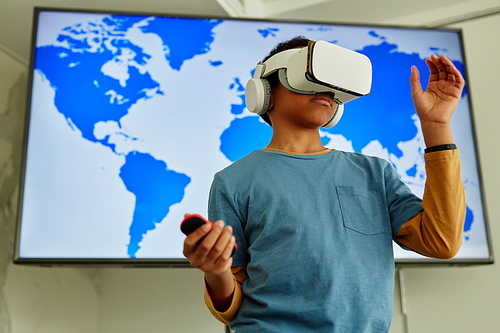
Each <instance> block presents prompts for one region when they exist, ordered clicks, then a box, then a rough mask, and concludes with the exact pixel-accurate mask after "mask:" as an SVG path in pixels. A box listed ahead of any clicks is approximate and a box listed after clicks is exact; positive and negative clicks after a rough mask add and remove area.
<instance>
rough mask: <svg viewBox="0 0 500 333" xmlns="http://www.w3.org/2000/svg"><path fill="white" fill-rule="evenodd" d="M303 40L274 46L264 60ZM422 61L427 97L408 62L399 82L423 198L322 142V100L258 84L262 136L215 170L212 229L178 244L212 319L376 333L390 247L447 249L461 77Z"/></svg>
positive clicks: (452, 231)
mask: <svg viewBox="0 0 500 333" xmlns="http://www.w3.org/2000/svg"><path fill="white" fill-rule="evenodd" d="M308 42H309V40H308V39H305V38H302V37H298V38H294V39H292V40H289V41H287V42H284V43H281V44H278V45H277V46H276V47H275V49H273V51H271V53H270V55H269V56H268V57H267V58H266V60H267V59H268V58H269V57H271V56H272V55H274V54H277V53H279V52H281V51H284V50H287V49H292V48H300V47H306V46H307V45H308ZM426 63H427V65H428V67H429V70H430V73H431V75H430V78H429V84H428V86H427V90H426V91H425V92H424V91H422V88H421V85H420V78H419V73H418V70H417V69H416V67H412V75H411V79H410V80H411V87H412V98H413V101H414V104H415V108H416V111H417V114H418V116H419V118H420V122H421V126H422V132H423V135H424V140H425V144H426V147H428V148H427V150H426V154H425V160H426V169H427V181H426V187H425V193H424V198H423V200H420V199H419V198H418V197H416V196H415V195H413V194H412V193H411V191H410V190H409V189H408V187H407V186H406V185H404V184H403V183H402V182H401V180H400V179H399V177H398V175H397V174H396V172H395V171H394V170H393V168H392V166H391V165H390V164H389V163H388V162H387V161H385V160H382V159H379V158H375V157H369V156H364V155H362V154H357V153H346V152H342V151H336V150H330V149H326V148H324V147H323V145H322V143H321V140H320V135H319V128H320V127H321V126H322V125H324V124H325V123H326V122H328V121H329V120H330V119H331V118H332V115H333V113H334V111H335V109H336V102H335V101H334V100H333V99H332V97H331V96H330V94H328V93H318V94H315V95H300V94H296V93H294V92H292V91H290V90H288V89H287V88H285V87H284V86H283V85H282V84H281V83H280V82H279V80H278V79H277V78H276V77H273V75H271V76H270V77H267V79H268V80H269V82H270V85H271V99H270V104H269V107H268V111H267V114H266V115H264V116H263V118H264V119H265V120H266V121H268V123H270V124H271V126H272V128H273V137H272V140H271V142H270V144H269V146H268V147H267V148H265V149H263V150H258V151H255V152H253V153H252V154H250V155H248V156H247V157H245V158H242V159H241V160H239V161H237V162H235V163H233V164H232V165H231V166H229V167H228V168H226V169H224V170H222V171H221V172H219V173H217V174H216V175H215V177H214V181H213V183H212V188H211V192H210V200H209V219H210V220H212V221H217V222H216V223H215V224H214V226H213V227H210V226H204V227H201V228H199V229H198V230H196V231H194V232H193V233H192V234H191V235H189V236H188V237H187V238H186V241H185V243H184V254H185V256H186V257H187V258H188V259H189V261H190V263H191V265H192V266H194V267H197V268H199V269H201V270H202V271H203V272H205V282H206V292H205V300H206V303H207V305H208V307H209V309H210V311H211V312H212V314H213V315H214V316H215V317H216V318H217V319H219V320H220V321H222V322H224V323H226V324H229V323H231V325H232V328H233V329H235V330H236V331H237V332H238V333H240V332H309V331H310V332H387V331H388V330H389V327H390V323H391V320H392V303H393V288H394V258H393V251H392V240H395V241H396V242H398V243H399V244H401V245H403V246H405V247H406V248H408V249H411V250H413V251H415V252H418V253H420V254H423V255H426V256H430V257H435V258H451V257H453V256H454V255H455V254H456V253H457V251H458V249H459V248H460V245H461V240H462V230H463V222H464V218H465V195H464V191H463V184H462V181H461V178H460V162H459V154H458V150H457V149H455V148H456V147H454V145H453V136H452V133H451V127H450V119H451V116H452V114H453V112H454V110H455V108H456V106H457V104H458V102H459V100H460V96H461V93H462V89H463V86H464V80H463V78H462V76H461V74H460V72H459V71H458V70H457V69H456V68H455V66H454V65H453V63H452V62H451V61H450V60H448V59H447V58H446V57H444V56H441V57H437V56H435V55H433V56H432V57H431V58H430V59H427V60H426ZM223 221H224V222H226V223H227V224H228V225H227V226H226V227H224V222H223ZM202 237H205V238H204V240H203V241H202V242H201V243H200V244H199V245H197V243H198V241H199V240H200V239H201V238H202ZM235 242H236V243H237V244H238V252H237V253H236V254H235V256H234V258H232V257H230V255H231V252H232V249H233V246H234V243H235Z"/></svg>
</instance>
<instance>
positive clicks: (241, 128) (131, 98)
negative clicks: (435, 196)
mask: <svg viewBox="0 0 500 333" xmlns="http://www.w3.org/2000/svg"><path fill="white" fill-rule="evenodd" d="M221 24H224V21H223V20H213V19H187V18H167V17H153V18H144V17H141V16H124V15H110V16H107V17H105V18H104V19H102V20H100V21H92V22H84V23H78V24H74V25H72V26H69V27H66V28H64V29H62V30H61V31H60V34H59V35H58V37H57V40H56V41H54V43H53V45H43V46H38V47H37V49H36V63H35V64H34V67H35V70H37V71H38V72H39V73H40V74H41V75H43V76H44V78H45V79H46V80H47V81H48V82H49V83H50V86H51V87H52V88H53V89H54V91H55V98H54V105H55V107H56V109H57V111H58V112H59V113H60V114H62V115H63V116H64V118H65V119H66V121H67V125H68V126H69V127H71V128H72V129H73V130H74V131H75V133H76V132H79V133H81V137H82V138H83V139H84V140H87V141H89V142H92V143H96V144H99V145H102V146H104V147H107V148H109V151H110V153H112V154H115V155H120V156H123V157H124V161H125V162H124V164H123V165H122V166H121V168H120V170H119V173H118V175H117V176H118V177H119V178H120V179H121V181H122V182H123V184H124V187H125V188H126V190H127V191H129V192H130V193H132V194H133V195H134V196H135V207H134V213H133V216H130V228H129V243H128V244H127V246H126V248H127V256H128V257H130V258H135V257H136V256H137V252H138V251H139V249H140V248H141V242H142V241H143V239H144V237H145V236H146V234H148V232H151V231H153V230H154V229H155V228H157V226H158V224H159V223H161V222H162V221H163V220H164V219H165V218H166V217H167V215H168V214H169V212H170V210H171V207H172V206H173V205H175V204H178V203H180V202H182V201H183V200H184V199H185V193H186V187H187V186H188V185H189V184H190V183H191V182H192V180H193V179H194V178H193V177H196V175H192V174H187V173H186V171H183V170H173V169H171V168H170V167H169V161H168V160H161V159H158V158H155V157H154V156H153V155H152V154H151V153H149V152H144V151H138V150H131V151H128V152H125V153H124V152H123V151H118V150H117V147H116V144H115V143H113V142H112V141H111V140H110V135H105V136H104V137H97V136H96V135H95V128H96V125H97V124H98V123H103V122H104V123H105V122H116V123H117V124H118V127H119V128H120V129H122V124H121V121H122V119H123V118H124V117H125V116H127V115H128V114H129V112H130V110H131V108H132V107H133V106H134V105H136V104H137V103H139V102H141V103H142V102H144V101H147V100H151V99H155V97H157V96H164V95H165V88H164V87H163V86H162V84H161V83H160V82H159V81H158V80H157V79H156V78H155V76H154V75H153V74H152V73H151V72H150V71H149V69H148V64H149V63H150V62H151V61H152V60H153V55H151V54H149V53H148V52H147V51H145V50H144V49H143V48H142V47H140V46H138V45H136V44H134V42H133V41H132V40H129V39H128V38H127V33H128V32H129V31H130V30H131V29H132V28H134V27H136V28H137V27H138V29H139V30H140V31H141V32H142V33H143V34H145V35H149V36H151V35H154V36H155V38H157V39H158V40H159V41H161V45H162V46H161V47H162V52H163V55H164V57H165V59H166V61H167V63H168V64H169V66H170V67H171V69H172V70H174V71H177V72H179V73H182V72H183V70H184V68H185V66H187V65H188V64H189V63H190V61H192V60H193V59H195V58H196V57H198V56H200V55H204V54H210V52H211V45H212V43H213V42H214V40H215V39H216V38H217V34H216V32H215V30H216V28H217V27H218V26H219V25H221ZM279 32H280V28H278V27H271V28H268V29H257V31H256V33H257V34H259V35H260V38H262V39H267V38H276V35H277V34H279ZM368 34H370V36H371V37H374V38H377V39H378V41H379V42H378V43H377V44H374V45H366V46H365V47H363V48H361V49H357V50H356V51H358V52H360V53H363V54H365V55H367V56H368V57H369V58H370V59H371V61H372V65H373V88H372V91H371V93H370V96H369V98H359V99H356V100H354V101H352V102H350V103H349V104H348V112H345V113H344V116H343V119H342V121H341V122H340V123H339V124H338V125H336V126H335V127H334V128H332V129H327V130H325V129H322V130H321V135H322V142H323V144H324V145H328V144H329V143H330V142H331V140H332V137H335V136H337V135H341V136H343V137H344V138H345V139H346V140H347V141H349V142H351V143H352V149H353V150H354V151H356V152H362V150H363V149H364V148H365V147H366V146H368V145H369V144H370V143H372V142H374V141H378V142H379V143H380V145H381V146H382V147H383V149H385V150H386V151H387V152H388V153H389V154H392V155H394V156H395V157H396V158H401V157H402V156H403V155H404V152H403V151H402V150H401V146H400V143H401V142H407V141H410V140H412V139H413V138H415V137H416V136H417V133H418V127H417V126H416V123H415V118H414V116H415V110H414V107H413V104H412V100H411V98H410V96H411V93H410V85H409V84H407V85H401V86H399V85H398V86H395V85H394V82H408V80H409V72H410V68H411V66H412V65H415V66H417V68H418V69H419V71H420V73H421V81H422V83H423V88H424V89H425V82H427V80H428V69H427V66H426V64H425V61H424V59H423V58H422V57H421V56H420V55H419V54H417V53H413V54H409V53H404V52H401V51H399V49H398V45H395V44H393V43H391V42H389V41H387V40H386V38H385V37H384V36H379V35H378V34H377V33H376V32H375V31H369V32H368ZM278 41H279V40H277V42H278ZM329 41H330V42H336V41H335V40H329ZM433 51H436V52H440V51H443V50H440V49H439V48H438V47H436V48H435V50H433ZM264 55H265V54H263V56H264ZM124 59H125V60H126V61H125V60H124ZM258 60H259V59H255V62H257V61H258ZM106 64H115V65H117V66H122V67H124V68H126V79H123V80H120V79H117V78H115V77H112V76H110V75H108V74H107V73H106V72H105V71H104V70H103V68H104V67H103V66H105V65H106ZM224 64H225V60H224V59H221V58H219V57H214V58H213V59H210V60H209V61H207V63H206V65H207V66H209V67H211V68H212V69H213V70H217V69H219V68H221V69H222V68H223V67H224ZM455 65H456V66H457V68H458V69H459V70H461V71H463V64H462V63H461V62H458V61H456V62H455ZM252 70H253V68H245V69H244V71H245V75H247V76H248V75H250V73H251V72H252ZM245 75H242V74H241V73H235V74H234V76H233V80H232V81H231V82H227V86H225V87H221V89H226V90H228V91H229V92H230V93H232V94H234V97H235V99H236V100H238V101H239V102H236V103H232V104H229V105H227V110H226V111H225V112H227V113H228V114H230V115H231V117H233V118H232V120H231V121H230V123H229V126H227V127H226V128H223V129H221V133H220V137H219V140H220V147H219V149H220V152H221V153H222V154H223V155H224V156H225V158H227V160H228V161H229V162H234V161H236V160H238V159H240V158H242V157H244V156H245V155H247V154H249V153H251V152H252V151H254V150H256V149H261V148H263V147H265V146H266V145H267V144H268V143H269V142H270V140H271V136H272V128H271V127H270V126H268V125H267V124H265V123H264V122H263V121H262V120H261V119H260V117H258V116H255V115H249V114H247V113H245V110H246V106H245V99H244V93H245V87H244V84H245V81H244V80H246V79H247V76H245ZM389 89H391V94H390V96H389V94H388V90H389ZM465 94H467V91H466V90H464V95H465ZM346 108H347V106H346ZM395 108H397V112H394V111H395ZM353 123H354V124H356V125H355V126H353V125H352V124H353ZM388 128H390V129H391V130H387V129H388ZM122 135H123V136H130V135H129V134H127V132H126V131H125V130H123V131H122ZM128 139H130V140H140V139H141V138H137V137H129V138H128ZM417 153H418V154H423V152H422V151H419V152H417ZM416 163H417V162H415V164H414V165H412V166H410V167H408V168H406V169H405V170H398V168H397V166H396V165H394V166H395V169H396V171H397V172H398V173H399V174H400V175H402V174H403V173H404V174H405V175H406V176H409V177H414V178H415V177H418V175H419V174H418V172H417V164H416ZM473 220H474V214H473V212H472V210H471V209H470V208H469V207H467V215H466V223H465V227H464V231H468V230H470V228H471V225H472V223H473Z"/></svg>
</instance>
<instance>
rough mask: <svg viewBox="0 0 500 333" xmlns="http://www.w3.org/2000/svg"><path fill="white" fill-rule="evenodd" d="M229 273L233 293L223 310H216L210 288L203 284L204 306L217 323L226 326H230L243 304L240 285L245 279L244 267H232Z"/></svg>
mask: <svg viewBox="0 0 500 333" xmlns="http://www.w3.org/2000/svg"><path fill="white" fill-rule="evenodd" d="M231 272H232V278H233V280H234V292H233V296H232V298H231V303H230V305H229V306H228V307H227V308H225V309H217V308H216V307H215V305H214V302H213V297H212V296H211V294H210V287H209V286H208V285H207V284H206V283H205V304H206V305H207V307H208V310H210V313H212V315H213V316H214V317H215V318H216V319H217V320H218V321H220V322H221V323H223V324H226V325H230V324H231V321H232V320H233V319H234V318H235V317H236V314H237V313H238V310H239V309H240V306H241V303H242V302H243V294H242V292H241V284H242V283H243V281H244V280H245V279H246V277H247V275H246V267H233V268H231ZM221 310H222V311H221Z"/></svg>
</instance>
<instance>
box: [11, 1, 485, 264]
mask: <svg viewBox="0 0 500 333" xmlns="http://www.w3.org/2000/svg"><path fill="white" fill-rule="evenodd" d="M297 35H303V36H306V37H308V38H310V39H313V40H326V41H329V42H332V43H335V44H338V45H341V46H344V47H347V48H349V49H352V50H355V51H358V52H361V53H363V54H365V55H367V56H368V57H369V58H370V59H371V61H372V64H373V86H372V90H371V93H370V95H369V96H367V97H362V98H359V99H357V100H355V101H352V102H349V103H347V104H346V105H345V111H344V116H343V119H342V120H341V121H340V123H339V124H338V125H337V126H335V127H334V128H332V129H328V130H327V129H322V130H321V137H322V141H323V144H324V145H326V146H327V147H330V148H334V149H339V150H346V151H355V152H360V153H364V154H369V155H376V156H380V157H382V158H385V159H387V160H388V161H390V163H391V164H392V165H393V166H394V168H395V170H396V171H397V173H398V174H399V175H400V177H401V179H402V180H403V181H405V182H406V184H408V186H409V187H410V188H411V190H412V191H414V193H415V194H417V195H419V196H422V194H423V190H424V183H425V178H426V175H425V169H424V164H423V149H424V142H423V139H422V134H421V130H420V126H419V120H418V118H417V116H416V114H415V111H414V107H413V104H412V100H411V96H410V83H409V78H410V67H411V66H412V65H415V66H417V67H418V68H419V70H420V72H421V77H422V81H423V85H424V88H425V86H426V82H427V80H428V70H427V67H426V65H425V62H424V59H425V58H426V57H429V56H430V55H431V54H432V53H435V54H438V55H441V54H445V55H446V56H448V57H449V58H450V59H452V60H453V62H454V63H455V64H456V66H457V67H458V68H459V69H460V70H461V71H462V72H463V74H464V76H465V77H467V75H466V66H465V60H464V53H463V48H462V40H461V32H460V31H459V30H443V29H423V28H422V29H420V28H403V27H383V26H356V25H339V24H332V23H311V22H284V21H266V20H248V19H227V18H213V17H212V18H209V17H179V16H169V15H158V14H153V15H151V14H143V13H122V12H115V13H113V12H90V11H75V10H63V9H48V8H46V9H44V8H37V9H35V15H34V28H33V41H32V54H31V68H30V81H29V82H30V83H29V89H28V90H29V91H28V110H27V117H26V132H25V146H24V149H25V151H24V160H23V170H22V179H21V191H20V206H19V207H20V208H19V218H18V228H17V241H16V248H15V258H14V261H15V262H16V263H26V264H79V263H80V264H81V263H84V264H102V263H104V264H123V265H144V266H148V265H159V266H162V265H163V266H187V265H188V262H187V260H186V259H185V258H184V256H183V254H182V247H183V246H182V245H183V241H184V235H183V234H182V233H181V231H180V229H179V225H180V222H181V221H182V219H183V216H184V214H186V213H198V214H201V215H205V216H206V211H207V197H208V192H209V188H210V184H211V181H212V179H213V175H214V174H215V173H216V172H217V171H219V170H221V169H222V168H224V167H226V166H227V165H229V164H230V163H232V162H234V161H236V160H238V159H239V158H241V157H243V156H245V155H247V154H249V153H250V152H252V151H253V150H255V149H260V148H263V147H265V146H266V145H267V144H268V143H269V141H270V138H271V133H272V131H271V127H270V126H268V125H267V124H265V123H264V122H263V121H262V120H261V119H260V117H259V116H256V115H255V114H251V113H249V112H248V110H246V108H245V99H244V92H245V91H244V90H245V89H244V88H245V84H246V82H247V80H248V79H249V78H251V75H252V72H253V70H254V68H255V66H256V64H257V62H258V61H259V60H261V59H262V58H263V57H264V56H265V55H266V54H267V53H268V52H269V51H270V50H271V48H272V47H273V46H274V45H275V44H277V43H278V42H280V41H283V40H285V39H289V38H291V37H293V36H297ZM467 88H468V86H467V87H466V89H465V90H464V93H463V96H462V100H461V102H460V104H459V106H458V108H457V110H456V112H455V115H454V117H453V122H452V126H453V130H454V135H455V143H456V144H457V146H458V147H459V148H460V152H461V161H462V177H463V181H464V184H465V190H466V198H467V215H466V221H465V227H464V239H463V245H462V248H461V250H460V252H459V253H458V255H457V256H456V258H454V259H452V260H447V261H443V260H433V259H425V258H423V257H422V256H419V255H417V254H415V253H413V252H409V251H406V250H403V249H401V248H400V247H399V246H398V245H394V253H395V258H396V262H397V263H404V264H408V263H418V264H422V263H426V264H447V265H449V264H454V263H456V264H480V263H491V262H492V260H493V257H492V252H491V248H490V244H489V241H488V224H487V221H486V213H485V210H484V200H483V192H482V188H481V177H480V169H479V166H478V160H477V150H476V145H475V138H474V126H473V121H472V113H471V108H470V96H469V89H467Z"/></svg>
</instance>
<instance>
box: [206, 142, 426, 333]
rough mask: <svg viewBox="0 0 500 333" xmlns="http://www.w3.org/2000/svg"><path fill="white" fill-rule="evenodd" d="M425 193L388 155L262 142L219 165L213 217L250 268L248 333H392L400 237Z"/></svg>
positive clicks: (243, 321)
mask: <svg viewBox="0 0 500 333" xmlns="http://www.w3.org/2000/svg"><path fill="white" fill-rule="evenodd" d="M420 211H422V205H421V200H420V199H419V198H418V197H416V196H415V195H414V194H412V193H411V191H410V189H409V188H408V187H407V186H406V185H405V184H404V183H403V182H402V181H401V180H400V179H399V176H398V175H397V173H396V172H395V171H394V169H393V168H392V166H391V165H390V164H389V163H388V162H387V161H386V160H383V159H380V158H377V157H370V156H366V155H362V154H357V153H347V152H342V151H335V150H333V151H330V152H328V153H325V154H315V155H295V154H288V153H283V152H276V151H268V150H258V151H255V152H253V153H252V154H250V155H248V156H246V157H244V158H242V159H240V160H238V161H236V162H235V163H233V164H232V165H230V166H229V167H227V168H226V169H224V170H222V171H220V172H219V173H217V174H216V175H215V177H214V181H213V183H212V188H211V192H210V200H209V219H210V220H212V221H216V220H219V219H221V220H224V221H225V222H226V223H227V224H230V225H231V226H232V227H233V229H234V231H233V234H234V235H235V237H236V243H237V244H238V252H237V253H236V254H235V256H234V261H233V266H235V267H236V266H246V267H247V276H248V278H247V279H246V280H245V281H244V283H243V285H242V291H243V295H244V299H243V303H242V305H241V307H240V310H239V312H238V315H237V316H236V318H235V319H234V320H233V322H232V323H231V326H232V328H233V329H235V330H236V331H237V332H238V333H240V332H241V333H243V332H339V333H340V332H342V333H345V332H370V333H373V332H387V331H388V330H389V327H390V324H391V320H392V315H393V310H392V307H393V298H394V296H393V292H394V256H393V249H392V246H393V245H392V240H393V239H394V238H395V236H396V234H397V232H398V230H399V228H400V227H401V226H402V225H403V224H404V223H406V222H407V221H408V220H409V219H410V218H411V217H412V216H414V215H415V214H417V213H419V212H420Z"/></svg>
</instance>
